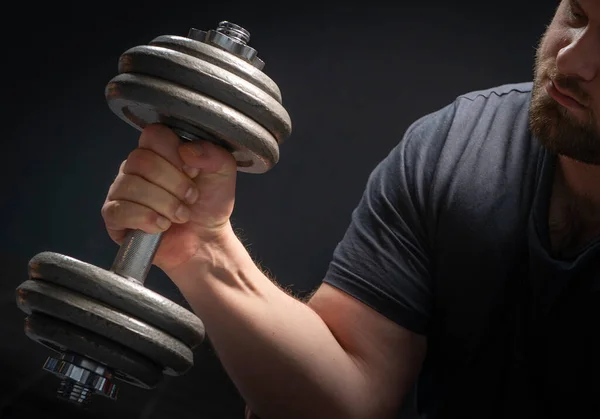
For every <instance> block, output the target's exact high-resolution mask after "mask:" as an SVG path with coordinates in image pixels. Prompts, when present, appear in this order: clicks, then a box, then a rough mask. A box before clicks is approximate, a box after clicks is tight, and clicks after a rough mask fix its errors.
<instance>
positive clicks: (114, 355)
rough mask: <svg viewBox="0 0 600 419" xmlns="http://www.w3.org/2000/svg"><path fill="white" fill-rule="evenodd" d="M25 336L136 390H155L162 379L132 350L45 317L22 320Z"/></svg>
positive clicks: (68, 324) (156, 369) (146, 361)
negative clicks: (87, 362)
mask: <svg viewBox="0 0 600 419" xmlns="http://www.w3.org/2000/svg"><path fill="white" fill-rule="evenodd" d="M25 334H26V335H27V336H28V337H29V338H30V339H31V340H33V341H35V342H38V343H40V344H42V345H44V346H46V347H47V348H50V349H52V350H53V351H56V352H58V353H66V352H73V353H76V354H79V355H81V356H85V357H87V358H89V359H91V360H94V361H96V362H98V363H100V364H104V365H106V366H107V367H108V368H109V369H110V370H111V371H112V372H113V376H114V377H115V378H118V379H119V380H121V381H124V382H127V383H129V384H132V385H134V386H136V387H141V388H144V389H152V388H155V387H156V386H157V385H158V384H159V383H160V382H161V380H162V377H163V375H162V371H161V370H162V369H161V367H159V366H158V365H156V364H154V363H153V362H151V361H150V360H148V359H146V358H144V357H142V356H141V355H139V354H137V353H135V352H133V351H132V350H131V349H129V348H127V347H125V346H123V345H121V344H119V343H117V342H113V341H111V340H109V339H106V338H104V337H102V336H100V335H97V334H95V333H93V332H91V331H89V330H86V329H83V328H81V327H77V326H75V325H72V324H70V323H67V322H64V321H62V320H58V319H56V318H52V317H50V316H47V315H45V314H40V313H33V314H32V315H30V316H28V317H27V318H25Z"/></svg>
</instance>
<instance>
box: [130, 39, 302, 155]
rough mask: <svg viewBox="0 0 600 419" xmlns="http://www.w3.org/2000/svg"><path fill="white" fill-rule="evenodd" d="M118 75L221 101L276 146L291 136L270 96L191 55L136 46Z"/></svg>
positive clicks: (286, 117) (285, 117)
mask: <svg viewBox="0 0 600 419" xmlns="http://www.w3.org/2000/svg"><path fill="white" fill-rule="evenodd" d="M119 73H132V74H144V75H147V76H153V77H157V78H160V79H163V80H169V81H171V82H173V83H176V84H180V85H182V86H185V87H188V88H190V89H192V90H194V91H195V92H198V93H201V94H204V95H207V96H209V97H211V98H213V99H216V100H218V101H220V102H223V103H224V104H226V105H229V106H231V107H232V108H234V109H235V110H238V111H240V112H242V113H243V114H245V115H246V116H248V117H250V118H252V119H254V120H255V121H256V122H258V123H259V124H260V125H262V126H263V127H265V128H266V129H267V130H268V131H269V132H270V133H271V134H272V135H273V137H275V139H276V140H277V142H278V143H279V144H281V143H282V142H283V141H284V140H285V139H286V138H288V137H289V135H290V133H291V130H292V122H291V120H290V116H289V115H288V113H287V111H286V110H285V109H284V107H283V106H282V105H281V104H280V103H279V102H278V101H277V100H275V99H274V98H273V97H272V96H271V95H269V94H268V93H267V92H265V91H264V90H262V89H260V88H258V87H257V86H255V85H254V84H252V83H250V82H248V81H246V80H244V79H243V78H241V77H239V76H237V75H236V74H234V73H231V72H230V71H228V70H225V69H223V68H220V67H218V66H217V65H214V64H211V63H209V62H206V61H203V60H202V59H199V58H196V57H193V56H191V55H187V54H184V53H181V52H179V51H173V50H171V49H167V48H163V47H158V46H139V47H135V48H131V49H129V50H128V51H126V52H125V53H123V54H122V55H121V57H120V59H119ZM198 122H199V123H202V121H198Z"/></svg>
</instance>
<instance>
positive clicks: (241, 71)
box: [148, 35, 282, 103]
mask: <svg viewBox="0 0 600 419" xmlns="http://www.w3.org/2000/svg"><path fill="white" fill-rule="evenodd" d="M148 44H149V45H153V46H158V47H163V48H168V49H171V50H173V51H179V52H182V53H184V54H187V55H191V56H192V57H196V58H199V59H201V60H203V61H206V62H208V63H211V64H214V65H216V66H218V67H221V68H222V69H223V70H227V71H229V72H230V73H233V74H235V75H236V76H238V77H241V78H243V79H244V80H246V81H247V82H249V83H252V84H253V85H255V86H256V87H258V88H260V89H262V90H263V91H265V92H266V93H267V94H269V95H270V96H272V97H273V99H275V100H276V101H277V102H279V103H282V98H281V91H280V89H279V86H277V84H276V83H275V82H274V81H273V80H272V79H271V78H270V77H269V76H268V75H266V74H265V73H263V72H262V71H261V70H260V69H258V68H256V67H255V66H253V65H252V64H250V63H248V62H247V61H244V60H243V59H241V58H239V57H236V56H235V55H234V54H231V53H229V52H227V51H223V50H221V49H219V48H216V47H214V46H212V45H209V44H206V43H203V42H198V41H196V40H194V39H190V38H186V37H183V36H176V35H162V36H158V37H156V38H154V39H153V40H152V41H150V42H149V43H148Z"/></svg>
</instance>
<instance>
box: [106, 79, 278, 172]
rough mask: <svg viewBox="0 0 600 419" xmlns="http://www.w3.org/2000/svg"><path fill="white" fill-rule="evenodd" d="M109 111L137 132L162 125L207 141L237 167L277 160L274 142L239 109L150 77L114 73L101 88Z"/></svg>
mask: <svg viewBox="0 0 600 419" xmlns="http://www.w3.org/2000/svg"><path fill="white" fill-rule="evenodd" d="M105 95H106V100H107V102H108V106H109V107H110V109H111V110H112V111H113V112H114V113H115V114H116V115H117V116H118V117H119V118H121V119H122V120H124V121H125V122H127V123H128V124H129V125H131V126H133V127H135V128H136V129H138V130H142V129H143V128H144V127H145V126H147V125H149V124H155V123H159V124H163V125H166V126H168V127H170V128H172V129H173V130H174V131H175V132H177V133H178V134H180V135H181V136H182V137H183V138H185V139H188V140H200V139H204V140H209V141H213V142H215V143H217V144H220V145H223V146H224V147H225V148H226V149H228V150H229V151H231V153H232V154H233V157H234V158H235V160H236V161H237V164H238V170H239V171H240V172H247V173H264V172H267V171H268V170H270V169H271V168H272V167H273V166H274V165H275V164H276V163H277V162H278V161H279V145H278V144H277V140H276V139H275V137H273V135H272V134H271V133H270V132H269V131H267V129H266V128H264V127H263V126H262V125H260V124H259V123H258V122H256V121H255V120H253V119H252V118H249V117H247V116H246V115H244V114H243V113H241V112H239V111H237V110H235V109H233V108H231V107H229V106H227V105H225V104H223V103H221V102H219V101H217V100H215V99H212V98H210V97H208V96H206V95H203V94H200V93H198V92H195V91H193V90H191V89H189V88H186V87H184V86H180V85H177V84H175V83H172V82H169V81H166V80H161V79H157V78H155V77H151V76H144V75H135V74H119V75H118V76H116V77H115V78H113V79H112V80H111V82H110V83H108V85H107V87H106V92H105Z"/></svg>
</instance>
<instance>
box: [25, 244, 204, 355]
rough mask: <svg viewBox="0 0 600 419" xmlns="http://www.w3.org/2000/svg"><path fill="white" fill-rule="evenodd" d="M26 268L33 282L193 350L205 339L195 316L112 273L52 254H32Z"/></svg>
mask: <svg viewBox="0 0 600 419" xmlns="http://www.w3.org/2000/svg"><path fill="white" fill-rule="evenodd" d="M28 268H29V277H30V278H32V279H41V280H44V281H49V282H52V283H54V284H57V285H60V286H63V287H65V288H69V289H71V290H73V291H77V292H79V293H81V294H83V295H86V296H88V297H90V298H92V299H94V300H96V301H99V302H102V303H104V304H107V305H109V306H111V307H114V308H116V309H117V310H119V311H121V312H123V313H127V314H130V315H132V316H134V317H136V318H138V319H140V320H142V321H144V322H146V323H148V324H150V325H152V326H154V327H156V328H158V329H161V330H162V331H163V332H165V333H168V334H169V335H171V336H173V337H175V338H177V339H179V340H181V341H182V342H183V343H185V344H186V345H187V346H189V347H190V348H192V349H194V348H196V347H197V346H199V345H200V344H201V343H202V341H203V340H204V337H205V331H204V324H203V323H202V320H200V319H199V318H198V317H197V316H196V315H194V313H192V312H190V311H189V310H186V309H185V308H183V307H181V306H180V305H178V304H175V303H174V302H173V301H171V300H169V299H167V298H165V297H163V296H162V295H160V294H158V293H156V292H154V291H152V290H150V289H148V288H146V287H144V286H143V285H142V284H140V283H138V282H136V281H132V280H130V279H126V278H124V277H122V276H120V275H117V274H115V273H114V272H111V271H108V270H106V269H102V268H99V267H97V266H94V265H91V264H89V263H86V262H82V261H80V260H77V259H75V258H72V257H69V256H64V255H61V254H58V253H53V252H42V253H39V254H37V255H35V256H34V257H33V258H31V260H30V261H29V267H28Z"/></svg>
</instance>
